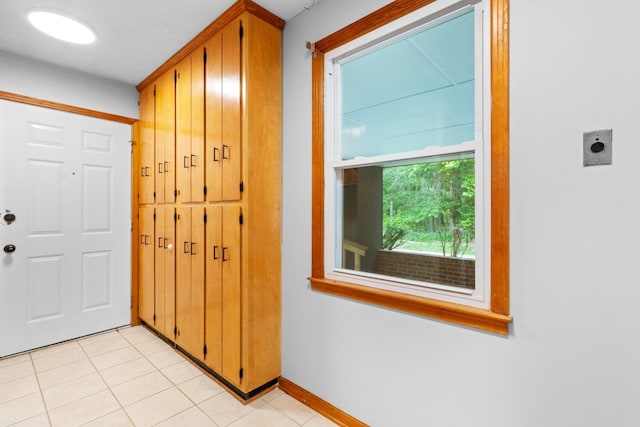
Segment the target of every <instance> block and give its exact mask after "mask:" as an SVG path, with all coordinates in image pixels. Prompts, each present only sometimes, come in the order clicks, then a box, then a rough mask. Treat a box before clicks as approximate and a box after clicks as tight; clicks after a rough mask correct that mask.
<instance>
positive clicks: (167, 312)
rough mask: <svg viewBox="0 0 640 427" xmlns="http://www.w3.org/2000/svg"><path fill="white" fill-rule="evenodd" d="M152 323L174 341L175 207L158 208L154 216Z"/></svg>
mask: <svg viewBox="0 0 640 427" xmlns="http://www.w3.org/2000/svg"><path fill="white" fill-rule="evenodd" d="M155 226H156V238H155V242H154V243H155V289H154V292H155V293H154V299H155V316H154V319H155V322H154V326H155V328H156V329H157V330H158V332H160V333H161V334H163V335H164V336H166V337H167V338H170V339H171V338H174V328H175V325H176V322H175V304H176V297H175V256H174V254H175V251H176V244H175V208H174V207H173V206H158V207H157V208H156V214H155Z"/></svg>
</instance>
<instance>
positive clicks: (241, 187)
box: [240, 181, 244, 193]
mask: <svg viewBox="0 0 640 427" xmlns="http://www.w3.org/2000/svg"><path fill="white" fill-rule="evenodd" d="M243 191H244V181H240V192H241V193H242V192H243Z"/></svg>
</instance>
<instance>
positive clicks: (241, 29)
mask: <svg viewBox="0 0 640 427" xmlns="http://www.w3.org/2000/svg"><path fill="white" fill-rule="evenodd" d="M243 37H244V28H242V22H241V23H240V38H243Z"/></svg>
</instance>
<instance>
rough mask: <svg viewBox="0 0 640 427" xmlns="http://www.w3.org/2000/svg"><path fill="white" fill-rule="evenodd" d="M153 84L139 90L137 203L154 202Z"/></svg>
mask: <svg viewBox="0 0 640 427" xmlns="http://www.w3.org/2000/svg"><path fill="white" fill-rule="evenodd" d="M153 90H154V88H153V86H149V87H147V88H145V89H144V90H143V91H141V92H140V121H139V135H140V137H139V144H140V148H139V150H140V167H139V168H138V171H137V172H138V174H139V177H140V178H139V187H138V203H142V204H147V203H153V202H154V194H153V192H154V190H155V188H154V187H155V180H154V178H155V175H154V173H153V171H154V168H153V158H154V146H155V133H156V132H155V126H156V113H155V95H154V93H153Z"/></svg>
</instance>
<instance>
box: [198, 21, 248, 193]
mask: <svg viewBox="0 0 640 427" xmlns="http://www.w3.org/2000/svg"><path fill="white" fill-rule="evenodd" d="M241 31H244V30H243V29H242V23H241V21H240V20H239V19H237V20H234V21H233V22H231V23H230V24H228V25H227V26H226V27H225V28H224V29H223V30H222V31H221V32H220V33H218V34H216V35H214V36H213V37H211V39H209V40H208V41H207V42H206V43H205V50H206V52H207V63H206V66H205V79H206V100H205V103H206V110H205V111H206V112H205V118H206V124H207V126H206V152H207V172H206V180H207V200H209V201H222V200H239V199H240V192H241V185H243V184H242V177H241V167H242V141H241V135H242V116H241V112H242V110H241V100H242V92H241V91H242V80H241V79H242V74H241V67H240V64H241V49H240V44H241V43H240V41H241Z"/></svg>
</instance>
